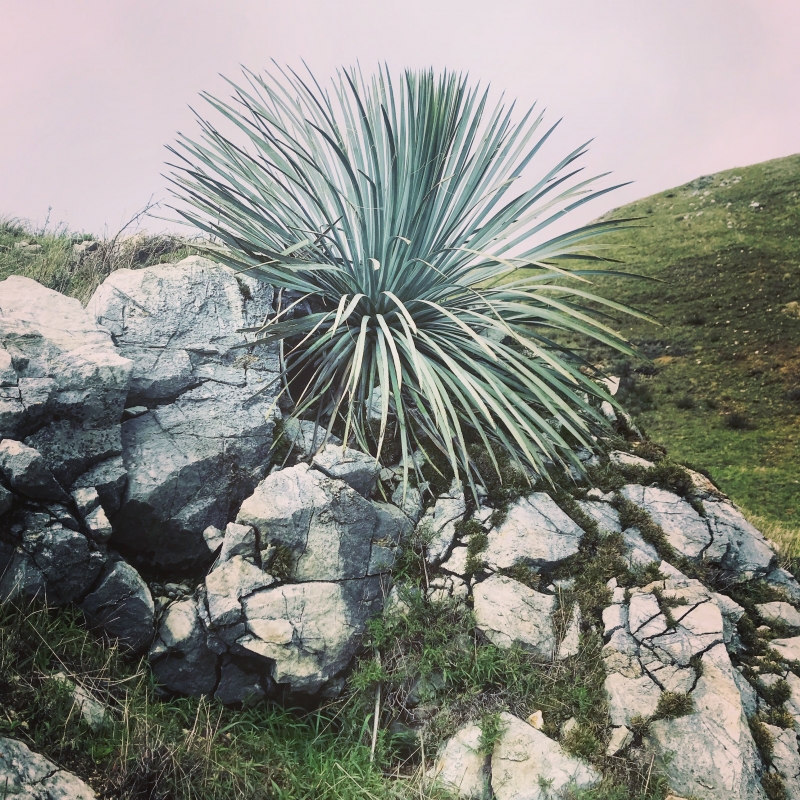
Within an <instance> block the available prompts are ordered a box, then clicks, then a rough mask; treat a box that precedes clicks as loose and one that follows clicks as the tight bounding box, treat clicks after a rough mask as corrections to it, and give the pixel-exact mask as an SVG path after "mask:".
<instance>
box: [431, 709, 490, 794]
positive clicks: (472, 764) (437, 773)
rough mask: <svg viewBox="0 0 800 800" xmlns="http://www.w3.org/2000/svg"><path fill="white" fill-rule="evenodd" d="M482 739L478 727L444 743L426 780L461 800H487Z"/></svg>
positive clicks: (485, 759)
mask: <svg viewBox="0 0 800 800" xmlns="http://www.w3.org/2000/svg"><path fill="white" fill-rule="evenodd" d="M481 737H482V733H481V729H480V727H478V726H477V725H467V726H466V727H464V728H461V730H459V731H458V733H456V734H455V736H453V737H451V738H450V739H448V740H447V742H445V744H444V746H443V747H442V749H441V750H440V751H439V754H438V755H437V757H436V762H435V764H434V765H433V768H432V769H431V770H430V771H429V772H428V777H429V778H430V779H431V780H434V781H437V782H438V783H440V784H441V785H442V786H444V787H445V788H446V789H449V790H451V791H453V792H455V793H456V794H457V795H458V796H459V797H460V798H463V800H489V798H490V797H491V794H490V789H489V755H488V754H486V753H484V752H482V749H481Z"/></svg>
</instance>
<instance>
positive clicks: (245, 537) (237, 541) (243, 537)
mask: <svg viewBox="0 0 800 800" xmlns="http://www.w3.org/2000/svg"><path fill="white" fill-rule="evenodd" d="M204 536H205V534H204ZM206 541H208V540H206ZM235 556H242V557H243V558H249V559H255V557H256V532H255V529H254V528H253V527H252V526H250V525H239V524H237V523H235V522H229V523H228V524H227V525H226V527H225V537H224V539H223V540H222V550H221V551H220V554H219V558H218V561H219V562H220V563H221V562H223V561H230V559H232V558H234V557H235Z"/></svg>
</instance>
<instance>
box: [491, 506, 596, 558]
mask: <svg viewBox="0 0 800 800" xmlns="http://www.w3.org/2000/svg"><path fill="white" fill-rule="evenodd" d="M582 538H583V531H582V530H581V528H579V527H578V526H577V525H576V524H575V523H574V522H573V521H572V520H571V519H570V518H569V517H568V516H567V515H566V514H565V513H564V512H563V511H562V510H561V509H560V508H559V507H558V506H557V505H556V504H555V502H553V499H552V498H551V497H550V495H548V494H545V493H544V492H534V493H533V494H531V495H529V496H528V497H525V498H521V499H519V500H517V502H516V503H514V505H513V506H511V508H510V509H509V511H508V516H507V517H506V519H505V520H504V521H503V523H502V524H501V525H500V526H499V527H498V528H495V529H494V530H492V531H491V532H490V533H489V546H488V547H487V549H486V551H485V552H484V556H483V557H484V559H485V560H486V562H487V563H488V564H489V566H490V567H491V568H492V569H495V570H499V569H509V568H510V567H513V566H514V565H515V564H528V565H531V566H539V567H552V566H555V565H556V564H559V563H560V562H561V561H563V560H564V559H566V558H568V557H569V556H572V555H575V553H577V552H578V547H579V546H580V542H581V539H582Z"/></svg>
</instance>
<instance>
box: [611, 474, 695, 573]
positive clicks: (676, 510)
mask: <svg viewBox="0 0 800 800" xmlns="http://www.w3.org/2000/svg"><path fill="white" fill-rule="evenodd" d="M620 494H621V495H622V496H623V497H624V498H625V499H626V500H628V501H630V502H631V503H634V504H636V505H637V506H639V507H640V508H643V509H644V510H645V511H647V513H648V514H650V516H651V517H652V518H653V522H655V523H656V525H660V526H661V528H662V529H663V530H664V534H665V535H666V537H667V540H668V541H669V543H670V544H671V545H672V547H674V548H675V550H677V551H678V552H679V553H680V554H681V555H683V556H686V557H687V558H697V557H698V556H700V555H701V554H702V553H703V551H704V550H705V548H707V547H708V546H709V545H710V544H711V532H710V531H709V529H708V524H707V523H706V521H705V520H704V519H703V518H702V517H701V516H700V515H699V514H698V513H697V512H696V511H695V510H694V509H693V508H692V507H691V506H690V505H689V504H688V503H687V502H686V501H685V500H682V499H681V498H680V497H678V496H677V495H675V494H672V492H667V491H665V490H664V489H658V488H656V487H654V486H647V487H645V486H639V485H638V484H634V483H631V484H628V485H627V486H623V487H622V489H621V490H620Z"/></svg>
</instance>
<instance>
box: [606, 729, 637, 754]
mask: <svg viewBox="0 0 800 800" xmlns="http://www.w3.org/2000/svg"><path fill="white" fill-rule="evenodd" d="M632 741H633V734H632V733H631V732H630V731H629V730H628V729H627V728H626V727H624V726H622V727H620V728H614V729H613V730H612V731H611V736H610V737H609V739H608V746H607V747H606V755H607V756H616V755H618V754H619V753H621V752H622V751H623V750H624V749H625V748H626V747H627V746H628V745H629V744H630V743H631V742H632Z"/></svg>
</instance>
